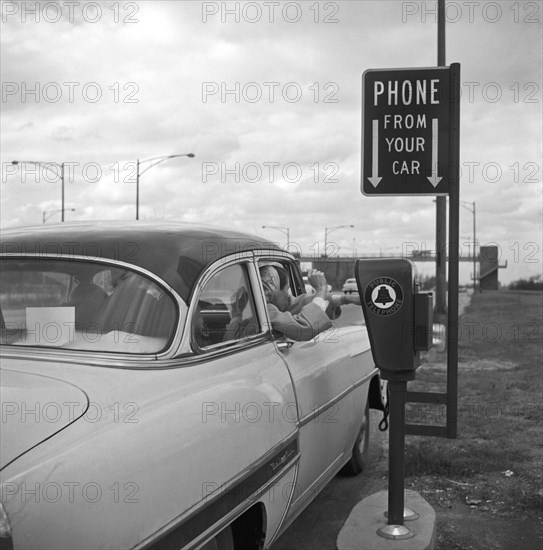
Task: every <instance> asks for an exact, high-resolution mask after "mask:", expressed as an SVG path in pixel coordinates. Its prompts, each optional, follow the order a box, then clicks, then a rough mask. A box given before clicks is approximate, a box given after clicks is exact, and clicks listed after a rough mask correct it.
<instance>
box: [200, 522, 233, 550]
mask: <svg viewBox="0 0 543 550" xmlns="http://www.w3.org/2000/svg"><path fill="white" fill-rule="evenodd" d="M200 550H234V537H233V536H232V528H231V527H230V526H228V527H227V528H226V529H223V530H222V531H221V532H220V533H219V534H218V535H217V536H216V537H215V538H213V539H212V540H210V541H209V542H208V543H207V544H206V545H205V546H202V547H201V549H200Z"/></svg>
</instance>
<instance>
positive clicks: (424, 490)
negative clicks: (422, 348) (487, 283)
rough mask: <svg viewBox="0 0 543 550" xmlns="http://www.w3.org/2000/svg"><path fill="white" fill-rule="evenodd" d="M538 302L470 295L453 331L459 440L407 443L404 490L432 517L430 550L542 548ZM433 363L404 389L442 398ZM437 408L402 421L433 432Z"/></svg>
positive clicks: (438, 368) (431, 359) (531, 296)
mask: <svg viewBox="0 0 543 550" xmlns="http://www.w3.org/2000/svg"><path fill="white" fill-rule="evenodd" d="M542 342H543V294H542V293H540V292H512V291H498V292H485V293H481V294H479V293H477V294H475V295H474V296H473V297H472V301H471V304H470V305H469V306H468V307H467V309H466V310H465V312H464V314H463V315H462V316H461V317H460V322H459V376H458V380H459V394H458V438H457V439H454V440H452V439H451V440H448V439H442V438H432V437H413V436H408V437H407V440H406V488H409V489H414V490H416V491H418V492H419V493H420V494H421V495H422V496H423V497H424V498H425V499H426V500H428V502H430V504H431V505H432V506H433V507H434V509H435V511H436V516H437V533H438V537H437V544H436V548H437V550H460V549H461V550H498V549H500V550H501V549H503V550H510V549H513V550H515V549H517V548H518V549H522V550H531V549H534V550H536V549H537V550H540V549H541V548H543V483H542V481H543V472H542V467H543V422H542V420H543V404H542V403H543V401H542V395H543V393H542V390H543V370H542V366H543V362H542V354H543V352H542V349H543V346H542ZM445 373H446V355H445V354H444V353H443V354H437V355H436V354H433V355H431V354H430V355H429V356H428V357H427V358H426V361H425V362H424V364H423V365H422V366H421V367H420V368H419V369H418V371H417V380H416V381H415V382H414V383H410V386H409V389H417V390H421V391H444V387H445V386H444V377H445ZM444 409H445V408H444V407H442V406H439V405H421V404H408V416H407V418H408V421H410V422H412V423H419V424H440V425H442V424H443V423H444V421H445V418H446V412H445V410H444Z"/></svg>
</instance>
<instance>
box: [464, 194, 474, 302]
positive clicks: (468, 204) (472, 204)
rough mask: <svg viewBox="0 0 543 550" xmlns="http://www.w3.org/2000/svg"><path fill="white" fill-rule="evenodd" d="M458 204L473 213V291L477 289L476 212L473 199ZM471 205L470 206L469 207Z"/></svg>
mask: <svg viewBox="0 0 543 550" xmlns="http://www.w3.org/2000/svg"><path fill="white" fill-rule="evenodd" d="M460 206H463V207H464V208H465V209H466V210H469V211H470V212H471V213H472V214H473V292H475V291H476V290H477V253H476V250H477V234H476V232H475V230H476V221H475V220H476V214H475V201H473V202H471V203H470V202H466V201H460ZM470 206H471V208H470Z"/></svg>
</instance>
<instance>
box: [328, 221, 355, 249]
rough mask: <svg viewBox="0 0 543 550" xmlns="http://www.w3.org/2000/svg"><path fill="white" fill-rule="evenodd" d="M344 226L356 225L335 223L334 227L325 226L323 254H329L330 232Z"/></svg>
mask: <svg viewBox="0 0 543 550" xmlns="http://www.w3.org/2000/svg"><path fill="white" fill-rule="evenodd" d="M342 227H354V225H334V226H333V227H325V228H324V254H323V256H327V254H326V247H327V246H328V235H329V234H330V233H332V231H335V230H336V229H341V228H342Z"/></svg>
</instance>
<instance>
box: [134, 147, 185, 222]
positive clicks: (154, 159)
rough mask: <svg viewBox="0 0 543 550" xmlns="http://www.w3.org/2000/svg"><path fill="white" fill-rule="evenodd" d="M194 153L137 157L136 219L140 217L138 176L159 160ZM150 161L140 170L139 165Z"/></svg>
mask: <svg viewBox="0 0 543 550" xmlns="http://www.w3.org/2000/svg"><path fill="white" fill-rule="evenodd" d="M194 156H195V155H194V153H182V154H180V155H163V156H160V157H152V158H150V159H145V160H140V159H138V160H137V162H136V220H139V219H140V176H142V175H143V174H145V172H147V170H150V169H151V168H152V167H153V166H156V165H157V164H160V163H161V162H165V161H167V160H170V159H174V158H177V157H189V158H194ZM146 162H150V163H151V164H150V165H149V166H147V167H146V168H144V169H143V170H142V171H141V172H140V165H142V164H143V163H146Z"/></svg>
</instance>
